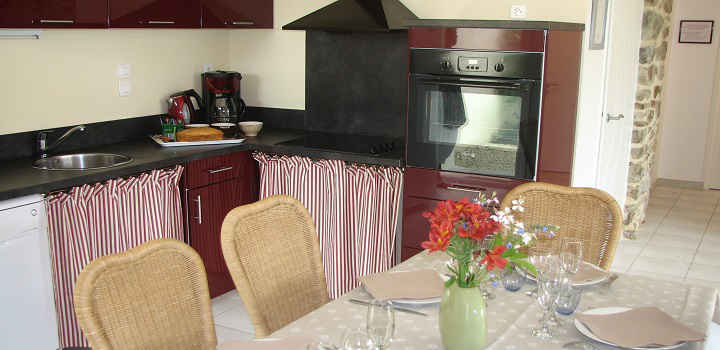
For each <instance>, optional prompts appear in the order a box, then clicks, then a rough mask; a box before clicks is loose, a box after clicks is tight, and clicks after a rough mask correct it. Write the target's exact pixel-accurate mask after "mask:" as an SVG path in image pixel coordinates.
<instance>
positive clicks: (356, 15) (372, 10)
mask: <svg viewBox="0 0 720 350" xmlns="http://www.w3.org/2000/svg"><path fill="white" fill-rule="evenodd" d="M417 18H418V17H417V16H415V14H414V13H412V12H411V11H410V10H409V9H408V8H407V7H405V5H403V4H402V3H401V2H400V1H399V0H338V1H336V2H334V3H332V4H330V5H327V6H325V7H323V8H321V9H319V10H317V11H315V12H313V13H311V14H309V15H307V16H305V17H302V18H300V19H298V20H296V21H294V22H292V23H288V24H286V25H284V26H283V27H282V29H297V30H310V29H314V30H325V31H356V32H387V31H391V30H405V29H407V27H406V26H405V25H404V22H405V21H406V20H411V19H417Z"/></svg>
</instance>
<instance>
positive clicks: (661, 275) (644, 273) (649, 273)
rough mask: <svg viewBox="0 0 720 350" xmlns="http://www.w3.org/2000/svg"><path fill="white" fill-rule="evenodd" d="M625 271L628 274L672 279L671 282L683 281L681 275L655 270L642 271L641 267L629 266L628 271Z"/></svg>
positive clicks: (666, 279)
mask: <svg viewBox="0 0 720 350" xmlns="http://www.w3.org/2000/svg"><path fill="white" fill-rule="evenodd" d="M627 273H628V275H638V276H645V277H650V278H656V279H660V280H665V281H673V282H682V281H683V276H678V275H671V274H666V273H662V272H657V271H644V270H642V269H636V268H634V267H633V268H631V269H630V271H628V272H627Z"/></svg>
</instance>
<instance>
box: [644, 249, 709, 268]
mask: <svg viewBox="0 0 720 350" xmlns="http://www.w3.org/2000/svg"><path fill="white" fill-rule="evenodd" d="M696 251H697V250H696V249H686V248H675V249H668V248H666V247H662V246H657V245H648V246H647V247H645V249H643V250H642V252H641V253H640V257H651V258H660V259H665V260H667V261H678V262H680V263H683V264H690V263H691V262H692V261H693V258H694V257H695V252H696Z"/></svg>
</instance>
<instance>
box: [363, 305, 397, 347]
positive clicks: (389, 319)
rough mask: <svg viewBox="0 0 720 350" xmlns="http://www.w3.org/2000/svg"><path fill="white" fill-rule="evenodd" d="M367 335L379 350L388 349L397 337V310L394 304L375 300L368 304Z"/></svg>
mask: <svg viewBox="0 0 720 350" xmlns="http://www.w3.org/2000/svg"><path fill="white" fill-rule="evenodd" d="M367 334H368V336H369V337H370V342H371V344H372V345H373V346H374V347H375V348H377V349H386V348H388V347H389V346H390V342H392V338H393V335H395V308H394V307H393V304H392V302H389V301H379V300H373V301H371V302H370V303H369V304H368V310H367Z"/></svg>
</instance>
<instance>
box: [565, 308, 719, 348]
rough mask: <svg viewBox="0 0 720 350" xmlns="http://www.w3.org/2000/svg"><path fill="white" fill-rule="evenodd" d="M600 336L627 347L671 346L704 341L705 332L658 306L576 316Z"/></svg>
mask: <svg viewBox="0 0 720 350" xmlns="http://www.w3.org/2000/svg"><path fill="white" fill-rule="evenodd" d="M576 318H577V319H578V320H580V322H582V323H583V324H585V326H586V327H588V328H589V329H590V331H591V332H593V334H595V336H596V337H598V338H600V339H602V340H605V341H608V342H611V343H613V344H615V345H618V346H620V347H623V348H637V347H647V346H653V345H660V346H669V345H675V344H678V343H680V342H683V341H701V340H704V339H705V335H704V334H703V333H700V332H697V331H695V330H692V329H690V328H688V327H687V326H685V325H683V324H682V323H680V322H678V321H676V320H675V319H674V318H672V317H671V316H670V315H668V314H666V313H665V312H663V311H662V310H660V309H658V308H656V307H639V308H635V309H632V310H628V311H624V312H619V313H615V314H610V315H587V314H579V315H577V316H576Z"/></svg>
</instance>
